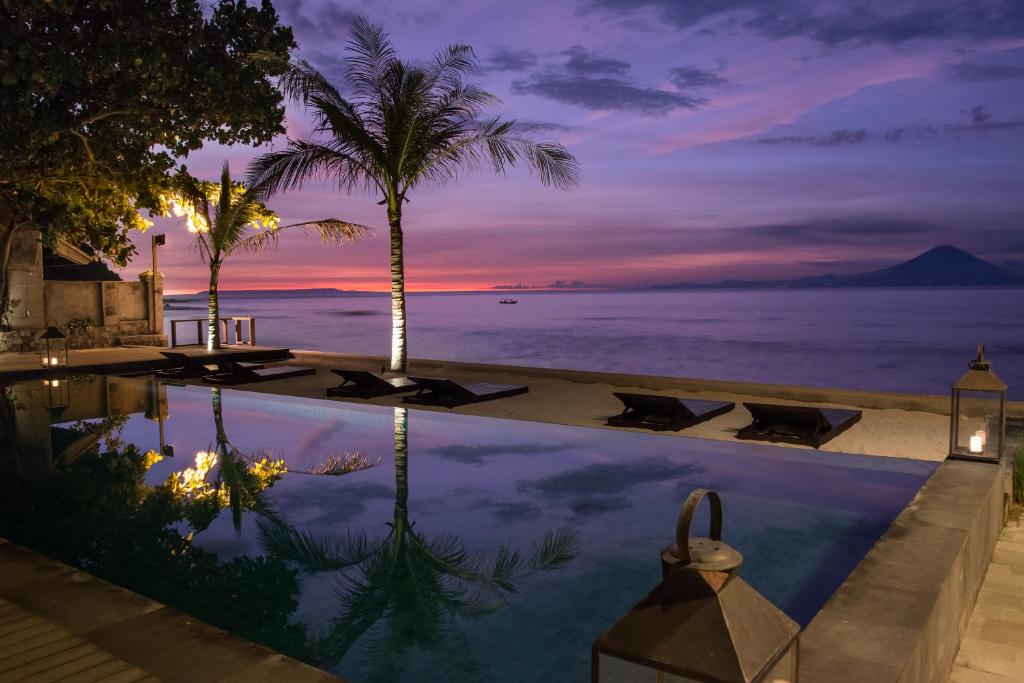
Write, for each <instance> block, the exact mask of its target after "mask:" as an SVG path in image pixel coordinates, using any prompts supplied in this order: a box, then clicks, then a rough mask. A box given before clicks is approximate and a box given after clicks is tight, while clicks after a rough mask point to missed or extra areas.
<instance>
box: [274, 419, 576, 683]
mask: <svg viewBox="0 0 1024 683" xmlns="http://www.w3.org/2000/svg"><path fill="white" fill-rule="evenodd" d="M394 424H395V430H394V433H395V508H394V519H393V521H392V522H391V523H389V524H388V526H389V527H390V530H389V532H388V534H387V535H386V536H385V537H384V538H383V539H381V540H378V541H371V540H369V539H368V538H367V537H366V536H364V535H361V534H360V535H351V536H349V537H348V538H346V539H344V540H342V541H340V542H336V541H331V540H329V539H323V538H320V537H318V536H315V535H313V534H311V533H309V532H305V531H300V530H297V529H294V528H293V527H291V526H290V525H288V524H287V523H286V522H285V521H284V520H283V519H281V518H280V517H264V518H260V519H258V520H257V525H258V526H259V528H260V534H261V545H262V546H263V549H264V551H265V552H266V553H267V554H268V555H269V556H271V557H275V558H278V559H281V560H284V561H286V562H288V563H290V564H293V565H297V566H298V567H300V568H301V569H303V570H304V571H308V572H339V573H340V572H347V573H342V574H341V575H340V581H339V586H340V588H341V590H340V591H339V593H338V600H339V607H340V611H339V614H338V616H336V617H335V618H334V619H333V621H332V623H331V627H330V629H329V631H328V632H327V633H326V634H325V635H324V636H323V637H322V638H321V639H320V640H319V642H318V643H316V644H315V649H316V650H317V651H318V652H319V655H318V656H319V658H320V660H321V661H320V663H321V664H323V665H335V664H337V663H338V662H340V661H341V660H342V659H344V658H345V656H346V655H347V654H348V652H349V651H350V650H351V649H352V647H353V646H354V645H355V644H356V643H357V642H358V641H359V640H360V639H362V640H363V653H364V660H363V668H364V677H365V678H366V680H368V681H377V680H381V681H384V680H394V679H397V678H400V677H401V672H402V668H403V666H404V665H405V662H406V657H405V655H406V654H407V653H408V652H409V651H410V650H411V649H413V648H414V647H422V648H423V649H424V650H426V651H428V652H433V653H434V654H436V655H437V656H438V657H439V659H440V660H441V661H442V662H443V663H444V664H445V665H446V667H447V668H448V674H449V675H448V677H447V678H448V679H449V680H476V679H478V678H479V676H478V675H477V673H476V664H475V663H474V662H473V660H472V659H471V658H470V657H469V648H468V646H467V644H466V642H465V639H464V636H463V635H462V631H461V629H460V628H459V621H460V620H468V619H479V618H481V617H483V616H486V615H487V614H491V613H493V612H495V611H497V610H499V609H501V608H502V607H503V606H504V603H505V596H506V595H507V594H509V593H514V592H515V590H516V589H515V585H514V584H515V582H516V581H517V580H519V579H521V578H523V577H525V576H527V575H530V574H532V573H535V572H543V571H551V570H554V569H560V568H562V567H564V566H566V565H567V564H569V563H570V562H571V561H572V560H573V559H575V557H576V556H577V555H578V554H579V537H578V534H577V532H576V531H575V530H574V529H571V528H561V529H556V530H554V531H550V532H548V533H547V534H546V535H545V536H544V537H543V539H542V540H541V541H540V543H538V544H536V545H535V546H534V548H533V550H532V552H531V553H530V554H529V556H526V557H524V556H523V555H522V554H521V553H520V552H519V551H517V550H514V549H512V548H511V547H510V546H508V545H505V544H502V545H499V546H498V548H497V549H496V550H495V551H494V553H493V555H492V556H490V557H485V556H483V555H481V554H479V553H475V552H473V551H471V550H470V549H468V548H467V547H466V546H465V544H464V543H463V542H462V540H461V539H459V538H458V537H456V536H453V535H451V534H442V535H440V536H439V537H436V538H432V539H430V538H426V537H425V536H424V534H423V533H421V532H419V531H417V530H416V528H415V523H414V522H412V521H410V519H409V506H408V501H409V444H408V413H407V411H406V409H404V408H396V409H395V423H394Z"/></svg>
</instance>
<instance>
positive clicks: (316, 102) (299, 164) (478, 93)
mask: <svg viewBox="0 0 1024 683" xmlns="http://www.w3.org/2000/svg"><path fill="white" fill-rule="evenodd" d="M347 52H348V54H347V57H346V59H345V62H346V67H347V79H346V96H344V97H343V96H342V95H341V93H340V92H339V90H338V88H337V87H335V86H334V85H333V84H331V83H330V82H329V81H328V80H327V79H326V78H324V76H323V75H321V74H320V73H319V72H317V71H316V69H314V68H313V67H312V66H310V65H309V64H308V63H307V62H305V61H298V62H296V63H294V64H293V65H292V68H291V69H290V70H289V71H288V73H287V74H286V75H285V76H284V77H283V78H282V82H281V85H282V89H283V90H284V92H285V94H286V95H287V96H288V97H290V98H292V99H294V100H297V101H300V102H303V103H305V105H306V106H307V107H308V109H310V110H311V111H312V114H313V119H314V122H315V132H316V133H317V134H318V135H319V136H320V138H318V139H317V140H313V141H308V140H289V141H288V145H287V147H286V148H285V149H282V150H279V151H275V152H269V153H267V154H264V155H262V156H260V157H257V158H256V159H255V160H253V162H252V163H251V164H250V166H249V181H250V183H252V184H254V185H259V186H262V187H265V188H267V189H268V190H269V191H271V192H273V191H276V190H279V189H287V188H293V187H299V186H301V185H302V183H303V182H304V181H306V180H308V179H310V178H312V177H314V176H322V177H326V178H329V179H331V180H333V181H335V182H337V184H338V186H339V187H340V188H341V189H343V190H345V191H346V192H352V191H355V190H361V191H364V192H367V193H369V194H370V195H372V196H375V197H377V198H379V200H380V201H379V203H380V204H381V205H383V206H385V207H386V209H387V217H388V226H389V227H390V231H391V328H392V332H391V370H393V371H395V372H404V371H405V368H406V357H407V353H408V350H407V342H406V339H407V336H406V317H405V264H404V252H403V237H402V208H403V205H404V204H405V203H406V202H407V201H409V199H408V196H409V193H410V192H411V191H412V190H414V189H416V188H418V187H421V186H423V185H435V186H436V185H444V184H445V183H447V182H449V181H452V180H454V179H455V178H456V177H457V176H458V175H459V173H461V172H463V171H471V170H477V169H479V168H481V167H484V166H486V167H489V168H490V169H491V170H493V171H494V172H495V173H503V172H504V171H505V170H506V169H507V168H508V167H511V166H515V165H516V164H517V163H519V162H525V163H526V165H527V166H529V167H530V169H531V170H534V171H536V172H537V175H538V176H539V177H540V180H541V182H542V183H543V184H544V185H552V186H554V187H557V188H561V189H569V188H572V187H574V186H575V185H576V184H577V183H578V182H579V165H578V163H577V161H576V158H575V157H574V156H573V155H572V154H570V153H569V152H568V151H566V149H565V148H564V147H563V146H562V145H560V144H557V143H554V142H545V141H539V140H538V139H537V135H538V134H540V133H542V132H543V131H545V130H546V128H545V127H544V126H541V125H536V124H517V123H516V122H515V121H502V120H501V119H499V118H497V117H493V118H483V119H482V118H481V115H482V113H483V111H484V109H485V108H486V107H488V106H489V105H492V104H494V103H496V102H497V101H498V99H497V98H496V97H495V96H494V95H492V94H490V93H488V92H486V91H484V90H482V89H480V88H478V87H477V86H475V85H473V84H471V83H468V82H467V81H466V78H467V76H468V75H469V73H470V72H471V71H472V70H473V68H474V66H475V64H476V59H475V57H474V55H473V50H472V48H470V47H469V46H467V45H461V44H456V45H450V46H448V47H446V48H445V49H443V50H441V52H439V53H438V54H437V55H436V56H435V57H434V60H433V61H432V62H430V63H429V64H426V65H416V64H412V63H410V62H406V61H402V60H401V59H399V58H398V57H397V56H396V54H395V50H394V47H393V46H392V44H391V40H390V39H389V38H388V36H387V35H386V34H385V33H384V31H383V30H382V29H381V28H380V27H378V26H375V25H373V24H371V23H370V22H369V21H368V20H366V19H365V18H362V17H360V18H357V19H356V21H355V22H354V23H353V25H352V30H351V35H350V38H349V42H348V48H347Z"/></svg>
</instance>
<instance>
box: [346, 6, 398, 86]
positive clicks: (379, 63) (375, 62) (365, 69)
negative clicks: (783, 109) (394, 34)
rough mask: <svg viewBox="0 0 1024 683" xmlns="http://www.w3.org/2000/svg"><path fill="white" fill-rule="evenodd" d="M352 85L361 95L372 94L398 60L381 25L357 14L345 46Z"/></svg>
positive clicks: (350, 83) (349, 78)
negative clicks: (376, 24)
mask: <svg viewBox="0 0 1024 683" xmlns="http://www.w3.org/2000/svg"><path fill="white" fill-rule="evenodd" d="M346 51H347V52H348V56H347V57H346V59H345V61H346V63H347V65H348V74H347V76H348V82H349V85H350V86H351V87H352V88H353V89H354V90H355V91H356V92H357V93H359V94H360V95H361V96H363V97H372V96H373V95H374V94H375V93H376V92H377V91H378V89H379V86H380V83H381V79H382V78H383V77H384V74H385V72H386V71H387V69H388V68H389V67H390V66H391V65H392V64H393V63H394V62H395V61H397V60H396V59H395V48H394V46H393V45H392V44H391V39H390V38H388V35H387V34H386V33H385V32H384V29H383V28H381V27H380V26H375V25H374V24H372V23H370V21H369V20H368V19H367V18H366V17H363V16H359V17H356V19H355V21H353V22H352V27H351V29H350V30H349V40H348V45H347V46H346Z"/></svg>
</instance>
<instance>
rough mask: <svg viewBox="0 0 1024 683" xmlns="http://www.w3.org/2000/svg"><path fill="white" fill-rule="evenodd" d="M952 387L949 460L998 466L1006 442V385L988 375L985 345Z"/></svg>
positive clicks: (988, 368) (990, 371) (989, 367)
mask: <svg viewBox="0 0 1024 683" xmlns="http://www.w3.org/2000/svg"><path fill="white" fill-rule="evenodd" d="M967 367H968V368H969V369H968V370H967V372H965V373H964V374H963V376H962V377H961V378H960V379H958V380H957V381H956V383H955V384H954V385H953V391H952V395H951V404H950V409H949V457H950V458H954V459H957V460H973V461H978V462H991V463H998V462H999V459H1000V457H1001V456H1002V453H1003V444H1004V443H1005V441H1006V384H1004V383H1003V381H1002V380H1001V379H999V378H998V377H997V376H996V374H995V373H994V372H992V363H991V362H990V361H989V360H988V359H987V358H985V345H984V344H981V345H979V346H978V355H977V356H976V357H975V358H974V359H973V360H971V361H970V362H968V364H967Z"/></svg>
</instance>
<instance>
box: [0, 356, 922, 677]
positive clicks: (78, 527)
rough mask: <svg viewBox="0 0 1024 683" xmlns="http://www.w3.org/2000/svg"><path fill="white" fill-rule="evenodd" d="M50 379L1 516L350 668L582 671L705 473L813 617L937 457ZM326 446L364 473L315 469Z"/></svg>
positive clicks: (11, 403) (60, 547)
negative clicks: (221, 456) (65, 390)
mask: <svg viewBox="0 0 1024 683" xmlns="http://www.w3.org/2000/svg"><path fill="white" fill-rule="evenodd" d="M51 389H52V388H50V387H43V386H42V383H41V381H33V382H23V383H19V384H15V385H11V386H9V387H7V388H5V390H4V392H3V394H2V395H3V396H4V397H5V398H4V401H3V405H2V407H4V411H3V415H4V416H5V417H4V420H5V421H4V422H3V423H0V428H2V429H5V430H6V436H2V435H0V452H2V453H3V455H2V456H0V463H2V465H3V469H4V475H3V480H4V481H5V482H9V483H10V484H11V485H10V486H7V487H4V488H6V489H7V491H6V492H4V495H3V501H4V502H0V534H2V535H4V536H6V537H8V538H10V539H11V540H14V541H18V542H22V543H24V544H26V545H29V546H32V547H35V548H38V549H39V550H41V551H43V552H47V553H49V554H51V555H54V556H57V557H60V558H61V559H63V560H65V561H68V562H71V563H74V564H77V565H79V566H82V567H84V568H85V569H87V570H89V571H92V572H94V573H96V574H98V575H100V576H103V577H105V578H108V579H109V580H112V581H115V582H117V583H121V584H123V585H126V586H128V587H130V588H133V589H135V590H137V591H140V592H142V593H145V594H148V595H151V596H152V597H154V598H156V599H158V600H161V601H163V602H167V603H169V604H172V605H174V606H177V607H179V608H180V609H183V610H185V611H187V612H191V613H193V614H195V615H196V616H198V617H200V618H203V619H206V620H207V621H210V622H212V623H214V624H217V625H220V626H223V627H225V628H228V629H229V630H233V631H235V632H237V633H239V634H241V635H243V636H245V637H248V638H251V639H254V640H257V641H259V642H262V643H264V644H267V645H268V646H270V647H274V648H276V649H279V650H281V651H283V652H286V653H288V654H291V655H293V656H297V657H300V658H303V659H305V660H307V661H310V662H313V663H315V664H317V665H319V666H322V667H323V668H326V669H329V670H331V671H334V672H337V673H339V674H341V675H342V676H344V677H346V678H348V679H350V680H353V681H364V680H365V681H369V680H408V681H440V680H502V681H545V680H580V681H583V680H587V679H588V676H589V655H590V643H591V641H592V640H593V638H594V636H595V635H597V633H599V632H600V631H601V630H603V629H604V628H606V627H607V626H608V625H610V624H611V623H612V622H613V621H614V620H615V619H617V618H618V617H619V616H621V615H622V614H623V613H624V612H625V611H626V610H628V608H629V607H630V606H632V605H633V604H634V603H635V602H636V601H638V600H639V599H640V598H641V597H643V596H644V595H645V594H646V592H647V591H648V590H649V589H650V588H651V587H653V586H654V585H655V584H656V583H657V581H658V580H659V578H660V577H659V574H660V569H659V551H660V550H661V549H662V548H663V547H664V546H665V545H667V544H668V543H670V542H671V541H672V540H673V538H672V535H673V533H674V528H675V520H676V515H677V513H678V510H679V506H680V504H681V502H682V501H683V500H684V499H685V497H686V496H687V494H688V493H689V492H690V491H691V490H692V489H694V488H696V487H704V488H711V489H715V490H717V491H719V492H720V493H721V494H722V498H723V501H724V505H725V526H724V534H723V535H724V539H725V540H726V541H727V542H728V543H729V544H731V545H732V546H734V547H735V548H737V549H738V550H739V551H740V552H741V553H742V554H743V556H744V558H745V562H744V565H743V569H742V573H743V575H744V577H745V578H746V579H747V581H748V582H750V583H751V584H752V585H753V586H754V587H755V588H757V589H758V590H759V591H761V592H762V593H764V594H765V595H766V596H767V597H768V598H769V599H771V600H772V601H774V602H775V603H776V604H777V605H779V606H780V607H781V608H782V609H784V610H785V611H786V612H787V613H788V614H790V616H792V617H793V618H794V619H796V620H797V621H799V622H800V623H801V624H804V625H806V624H807V623H808V622H809V621H810V619H811V618H812V617H813V616H814V615H815V613H816V612H817V611H818V610H819V609H820V608H821V607H822V605H823V604H824V603H825V601H826V600H827V599H828V598H829V596H830V595H831V594H832V593H833V592H834V591H835V589H836V588H837V587H838V586H839V584H840V583H842V581H843V580H844V579H845V578H846V576H847V575H848V574H849V573H850V571H851V570H852V569H853V568H854V567H855V566H856V564H857V563H858V562H859V561H860V560H861V558H863V556H864V555H865V554H866V553H867V551H868V550H869V549H870V548H871V546H872V545H873V544H874V543H875V541H876V540H877V539H878V538H879V536H880V535H881V534H882V533H883V532H884V531H885V529H886V528H887V527H888V526H889V524H890V523H891V522H892V520H893V519H894V518H895V517H896V515H897V514H899V512H900V510H902V508H903V507H904V506H905V505H906V503H907V502H908V501H909V500H910V499H911V498H912V497H913V496H914V494H915V493H916V492H917V490H918V489H919V488H920V486H921V485H922V484H923V482H924V481H925V479H927V477H928V476H929V475H930V474H931V473H932V471H933V470H934V468H935V464H934V463H928V462H919V461H909V460H900V459H894V458H882V457H864V456H851V455H843V454H837V453H828V452H820V451H808V450H797V449H786V448H778V447H771V446H759V445H752V444H747V443H728V442H719V441H706V440H696V439H693V440H691V439H679V438H674V437H671V436H664V435H655V434H649V435H648V434H637V433H630V432H618V431H611V430H604V429H590V428H577V427H565V426H558V425H550V424H537V423H528V422H518V421H510V420H500V419H491V418H480V417H470V416H465V415H458V414H452V413H438V412H428V411H417V410H405V409H393V408H384V407H379V406H368V405H356V404H351V403H342V402H334V401H327V400H313V399H300V398H288V397H281V396H271V395H262V394H258V393H252V392H245V391H235V390H211V389H208V388H203V387H182V386H161V385H157V384H154V383H152V382H144V381H138V380H127V379H121V378H103V377H94V376H87V377H78V378H74V381H72V382H71V385H70V391H69V395H67V396H63V397H58V399H57V401H56V403H55V402H54V400H53V397H52V396H51V395H50V394H51V393H52V391H51ZM47 403H49V404H50V407H49V408H47V407H46V405H45V404H47ZM61 403H65V404H66V405H60V404H61ZM133 446H134V447H135V448H133ZM172 452H173V455H171V453H172ZM208 452H216V453H225V452H227V453H233V454H235V455H236V456H237V458H238V459H237V463H236V466H237V464H239V463H240V464H241V470H242V475H241V479H240V481H242V484H241V485H240V484H237V483H236V484H235V485H234V486H235V488H232V487H231V486H228V483H223V484H222V485H221V487H220V488H218V487H217V486H216V482H217V479H218V475H221V478H222V479H223V480H224V481H225V482H228V480H230V479H231V477H230V476H228V473H227V472H218V470H219V469H221V468H220V467H216V466H215V467H213V468H212V469H211V470H210V471H209V472H205V471H204V468H203V467H197V453H198V454H203V453H208ZM147 453H149V455H146V454H147ZM160 453H163V454H164V457H163V458H162V459H160V458H159V457H158V456H159V454H160ZM329 456H336V458H337V459H338V460H340V461H345V462H348V463H349V464H350V465H352V464H355V466H356V468H357V469H356V471H352V472H350V473H347V474H344V475H343V476H330V475H313V474H308V473H307V472H309V471H312V470H315V469H316V468H317V467H318V466H319V465H322V463H324V461H325V460H327V459H328V457H329ZM203 458H204V456H202V455H200V456H199V458H198V460H199V461H202V460H203ZM277 460H284V462H285V464H286V466H287V468H288V472H287V473H286V474H283V476H280V477H279V478H276V477H275V476H274V475H273V473H274V471H275V465H274V463H275V461H277ZM259 462H262V463H263V464H262V465H256V464H254V463H259ZM198 464H202V463H198ZM205 464H210V463H209V460H206V461H205ZM360 467H361V468H362V469H358V468H360ZM186 468H190V472H188V473H186V472H185V470H186ZM204 475H205V476H204ZM236 478H237V477H236ZM275 479H276V480H275ZM203 482H205V484H204V483H203ZM234 490H240V491H241V493H240V494H238V495H236V496H234V497H232V494H231V491H234ZM250 494H251V495H250ZM232 503H234V510H233V509H232ZM699 528H700V529H701V533H702V534H703V533H704V531H703V530H704V529H705V528H706V521H703V520H702V521H701V523H700V527H699Z"/></svg>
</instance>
